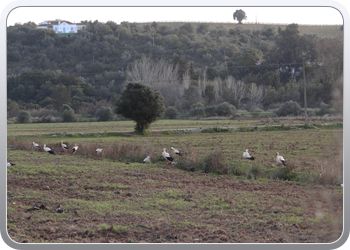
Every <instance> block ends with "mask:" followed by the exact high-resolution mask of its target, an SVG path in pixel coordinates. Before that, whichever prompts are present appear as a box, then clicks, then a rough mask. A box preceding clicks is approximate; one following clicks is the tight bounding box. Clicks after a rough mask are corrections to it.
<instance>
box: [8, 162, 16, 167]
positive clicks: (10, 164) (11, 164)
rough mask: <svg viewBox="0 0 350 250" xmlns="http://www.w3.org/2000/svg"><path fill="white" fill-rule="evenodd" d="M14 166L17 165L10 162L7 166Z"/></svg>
mask: <svg viewBox="0 0 350 250" xmlns="http://www.w3.org/2000/svg"><path fill="white" fill-rule="evenodd" d="M14 165H16V164H13V163H11V162H8V163H7V166H8V167H11V166H14Z"/></svg>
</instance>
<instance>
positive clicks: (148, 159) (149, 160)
mask: <svg viewBox="0 0 350 250" xmlns="http://www.w3.org/2000/svg"><path fill="white" fill-rule="evenodd" d="M146 162H151V157H149V156H147V157H146V158H145V159H144V160H143V163H146Z"/></svg>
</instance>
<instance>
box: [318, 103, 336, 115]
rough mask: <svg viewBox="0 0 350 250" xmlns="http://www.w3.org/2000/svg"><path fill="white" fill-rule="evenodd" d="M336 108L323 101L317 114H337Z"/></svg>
mask: <svg viewBox="0 0 350 250" xmlns="http://www.w3.org/2000/svg"><path fill="white" fill-rule="evenodd" d="M335 113H336V112H335V109H334V108H331V105H330V104H326V103H324V102H321V104H320V109H319V110H318V112H317V115H321V116H323V115H326V114H335Z"/></svg>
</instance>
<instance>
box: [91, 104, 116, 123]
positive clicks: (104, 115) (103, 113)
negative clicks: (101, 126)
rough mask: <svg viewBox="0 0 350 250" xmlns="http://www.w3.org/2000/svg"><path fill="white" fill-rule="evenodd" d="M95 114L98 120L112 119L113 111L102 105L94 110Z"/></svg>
mask: <svg viewBox="0 0 350 250" xmlns="http://www.w3.org/2000/svg"><path fill="white" fill-rule="evenodd" d="M95 116H96V117H97V120H98V121H100V122H101V121H110V120H113V112H112V109H111V108H110V107H105V106H102V107H101V108H99V109H98V110H97V111H96V113H95Z"/></svg>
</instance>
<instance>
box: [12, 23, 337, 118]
mask: <svg viewBox="0 0 350 250" xmlns="http://www.w3.org/2000/svg"><path fill="white" fill-rule="evenodd" d="M83 23H84V24H85V25H86V29H84V30H81V31H79V32H78V33H77V34H76V35H74V36H69V37H60V36H57V35H56V34H55V33H54V32H53V30H43V29H40V30H39V29H37V28H36V25H35V24H34V23H30V22H29V23H26V24H23V25H19V24H17V25H15V26H10V27H8V29H7V30H8V32H7V55H8V57H7V59H8V60H7V70H8V81H7V87H8V88H7V89H8V99H9V102H8V106H11V105H12V106H13V108H12V109H10V110H8V111H9V113H8V114H9V117H10V118H11V117H14V116H16V115H17V114H18V111H19V110H20V109H28V110H29V109H40V108H45V109H50V110H52V109H54V110H56V111H58V110H59V109H60V107H61V106H62V104H63V103H61V102H62V101H61V100H62V98H61V97H60V96H67V98H66V99H65V100H64V102H65V103H67V104H69V105H70V106H71V107H72V108H73V109H74V110H75V112H76V113H78V114H82V115H83V116H89V117H92V116H94V114H95V113H96V111H97V108H99V107H100V106H101V105H99V106H98V105H97V106H96V103H100V104H101V103H103V106H106V105H108V106H110V107H111V108H113V106H114V103H115V100H116V99H117V98H118V96H119V95H120V94H121V92H122V90H123V87H124V84H125V83H126V82H130V81H142V82H144V83H145V84H149V85H151V86H152V87H154V88H155V89H157V90H159V91H160V92H161V94H162V95H163V96H164V97H165V100H166V102H165V106H166V107H169V106H174V107H175V108H176V109H177V110H178V111H179V112H181V113H183V114H187V113H188V112H189V111H190V109H191V108H192V107H193V105H195V104H196V103H199V102H201V103H203V104H204V105H205V106H213V105H217V104H220V103H222V102H228V103H230V104H231V105H234V106H235V107H236V108H238V109H245V110H249V111H254V110H256V109H257V108H258V109H264V110H267V109H269V108H274V107H278V106H279V105H280V104H282V103H285V102H287V101H290V100H292V101H294V102H297V103H298V104H299V105H301V106H303V105H304V104H303V100H304V97H303V94H304V91H303V88H302V85H301V83H302V82H303V79H302V78H301V77H302V75H303V74H302V73H303V62H305V61H306V63H307V65H306V68H305V71H306V81H307V82H308V89H309V91H308V92H307V95H308V96H307V100H308V107H310V108H319V107H320V105H321V104H322V103H324V104H326V105H331V104H332V103H333V95H332V93H333V91H334V90H335V89H336V88H340V86H342V78H341V76H342V72H343V36H342V31H341V30H340V26H336V25H335V26H306V25H297V24H290V25H266V24H243V25H238V24H233V23H226V24H225V23H222V24H220V23H180V22H179V23H156V22H153V23H128V22H122V23H121V24H120V25H118V24H116V23H114V22H111V21H110V22H107V23H101V22H98V21H94V22H92V21H85V22H83ZM158 71H159V73H157V74H153V73H152V72H158ZM237 88H241V89H242V91H241V92H237V91H235V90H234V89H237ZM58 90H59V91H58ZM239 93H240V94H239ZM259 93H260V94H259ZM257 94H259V95H260V97H258V96H257Z"/></svg>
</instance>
